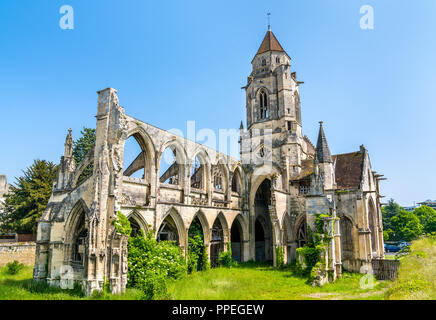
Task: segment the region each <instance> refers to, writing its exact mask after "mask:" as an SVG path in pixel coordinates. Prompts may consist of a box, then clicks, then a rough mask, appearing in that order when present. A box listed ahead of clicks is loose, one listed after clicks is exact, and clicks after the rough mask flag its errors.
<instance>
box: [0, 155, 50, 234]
mask: <svg viewBox="0 0 436 320" xmlns="http://www.w3.org/2000/svg"><path fill="white" fill-rule="evenodd" d="M56 171H57V167H56V165H55V164H54V163H52V162H50V161H46V160H35V161H34V162H33V164H32V165H31V166H30V167H29V168H27V170H26V171H23V176H21V177H19V178H17V179H16V180H17V181H16V183H15V184H16V186H11V188H10V190H9V193H8V194H7V195H6V197H5V213H4V215H3V216H2V217H1V223H0V230H1V231H2V232H23V233H26V232H33V233H35V232H36V227H37V222H38V220H39V219H40V218H41V215H42V214H43V212H44V210H45V208H46V207H47V203H48V200H49V198H50V195H51V192H52V188H53V180H54V179H56Z"/></svg>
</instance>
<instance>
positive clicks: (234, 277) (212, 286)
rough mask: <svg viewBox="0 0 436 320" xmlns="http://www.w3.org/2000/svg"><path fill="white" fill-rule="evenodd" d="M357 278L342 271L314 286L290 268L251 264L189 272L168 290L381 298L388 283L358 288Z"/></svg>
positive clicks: (208, 295)
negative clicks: (337, 275)
mask: <svg viewBox="0 0 436 320" xmlns="http://www.w3.org/2000/svg"><path fill="white" fill-rule="evenodd" d="M361 278H362V275H361V274H353V273H345V274H344V276H343V278H342V279H338V280H337V281H336V282H335V283H331V284H326V285H324V286H323V287H321V288H319V287H315V288H314V287H312V286H311V285H310V284H308V283H307V280H306V278H302V277H298V276H296V275H295V274H294V273H293V272H292V271H291V270H290V269H284V270H277V269H274V268H273V267H271V266H265V265H256V264H252V263H251V264H243V265H241V266H239V267H237V268H232V269H221V268H219V269H213V270H210V271H205V272H199V273H196V274H193V275H189V276H187V277H186V278H184V279H181V280H177V281H175V282H173V283H171V284H170V285H169V293H170V297H171V298H173V299H204V300H208V299H216V300H228V299H235V300H240V299H261V300H301V299H309V300H310V299H328V300H331V299H341V300H343V299H353V300H354V299H359V300H360V299H377V300H379V299H383V296H384V293H385V291H386V290H387V288H388V287H389V285H390V283H391V282H376V283H375V286H374V288H373V289H361V288H360V279H361Z"/></svg>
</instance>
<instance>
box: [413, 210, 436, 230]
mask: <svg viewBox="0 0 436 320" xmlns="http://www.w3.org/2000/svg"><path fill="white" fill-rule="evenodd" d="M413 213H414V214H415V215H416V216H417V217H418V218H419V222H420V223H421V224H422V225H423V226H425V224H426V223H427V221H428V220H429V219H430V218H432V217H436V211H435V210H434V209H433V208H430V207H428V206H420V207H418V208H415V210H413Z"/></svg>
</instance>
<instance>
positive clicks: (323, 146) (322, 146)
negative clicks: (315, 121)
mask: <svg viewBox="0 0 436 320" xmlns="http://www.w3.org/2000/svg"><path fill="white" fill-rule="evenodd" d="M322 124H323V122H322V121H320V122H319V134H318V142H317V144H316V158H317V159H318V162H319V163H326V162H329V163H332V156H331V154H330V149H329V145H328V144H327V138H326V137H325V133H324V129H323V127H322Z"/></svg>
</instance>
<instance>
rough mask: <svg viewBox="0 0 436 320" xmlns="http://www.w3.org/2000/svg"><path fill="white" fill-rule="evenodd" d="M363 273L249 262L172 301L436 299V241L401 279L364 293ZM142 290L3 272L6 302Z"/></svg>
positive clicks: (193, 278)
mask: <svg viewBox="0 0 436 320" xmlns="http://www.w3.org/2000/svg"><path fill="white" fill-rule="evenodd" d="M361 279H362V275H361V274H355V273H344V275H343V277H342V279H338V280H337V281H336V282H335V283H331V284H326V285H325V286H323V287H321V288H319V287H315V288H314V287H312V286H311V285H310V284H308V283H307V281H306V279H305V278H302V277H299V276H297V275H296V274H295V273H294V272H293V271H292V269H291V268H285V269H282V270H277V269H275V268H273V267H272V266H268V265H262V264H255V263H244V264H241V265H239V266H238V267H234V268H231V269H226V268H216V269H212V270H209V271H204V272H197V273H194V274H191V275H187V276H185V277H184V278H182V279H179V280H177V281H173V282H170V283H169V285H168V293H169V294H168V298H169V299H176V300H179V299H187V300H189V299H200V300H208V299H216V300H228V299H235V300H240V299H248V300H249V299H261V300H263V299H265V300H268V299H271V300H295V299H316V300H319V299H322V300H336V299H341V300H347V299H352V300H363V299H371V300H381V299H436V238H424V239H421V240H417V241H415V242H413V244H412V247H411V254H409V255H408V256H406V257H403V258H401V267H400V271H399V278H398V279H397V280H396V281H394V282H391V281H378V282H377V281H376V282H375V284H374V286H373V288H372V289H361V286H360V281H361ZM141 297H142V293H141V292H140V291H139V290H135V289H128V290H127V292H126V294H124V295H112V294H108V293H101V294H98V295H94V296H92V297H84V296H83V295H82V293H81V292H80V290H79V289H75V290H61V289H56V288H52V287H48V286H47V285H45V284H42V283H39V284H38V283H35V282H33V281H32V268H31V267H25V268H24V269H23V270H21V271H20V272H19V273H18V274H16V275H13V276H12V275H9V274H7V273H6V268H0V300H5V299H28V300H38V299H41V300H95V299H97V300H108V299H112V300H119V299H125V300H136V299H141Z"/></svg>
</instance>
